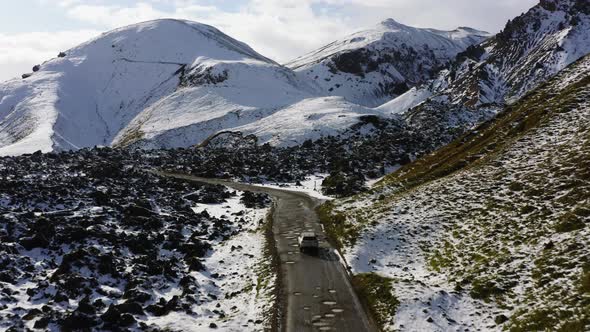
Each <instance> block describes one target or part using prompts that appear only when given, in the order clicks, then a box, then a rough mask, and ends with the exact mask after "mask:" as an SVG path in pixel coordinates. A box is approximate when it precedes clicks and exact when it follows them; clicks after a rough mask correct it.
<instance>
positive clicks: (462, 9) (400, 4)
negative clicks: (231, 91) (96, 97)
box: [0, 0, 538, 80]
mask: <svg viewBox="0 0 590 332" xmlns="http://www.w3.org/2000/svg"><path fill="white" fill-rule="evenodd" d="M537 2H538V0H494V1H490V0H444V1H441V0H142V1H134V0H116V1H115V0H20V1H6V3H3V4H2V12H1V13H0V80H6V79H9V78H12V77H15V76H19V75H20V74H22V73H23V72H27V71H30V68H31V67H32V66H33V65H34V64H37V63H40V62H42V61H44V60H47V59H50V58H52V57H55V56H56V55H57V53H58V52H59V51H62V50H66V49H68V48H70V47H72V46H75V45H77V44H79V43H81V42H84V41H86V40H88V39H90V38H92V37H95V36H96V35H98V34H100V33H101V32H104V31H107V30H110V29H112V28H116V27H120V26H123V25H128V24H132V23H136V22H140V21H146V20H151V19H156V18H164V17H172V18H184V19H190V20H194V21H199V22H203V23H207V24H211V25H214V26H216V27H217V28H219V29H221V30H222V31H224V32H225V33H227V34H229V35H231V36H232V37H234V38H237V39H239V40H242V41H244V42H246V43H248V44H250V46H252V47H253V48H254V49H256V50H257V51H259V52H260V53H262V54H264V55H266V56H268V57H271V58H273V59H275V60H277V61H279V62H284V61H287V60H290V59H291V58H294V57H296V56H298V55H301V54H303V53H306V52H308V51H311V50H313V49H314V48H317V47H320V46H322V45H324V44H326V43H329V42H331V41H333V40H334V39H337V38H340V37H342V36H345V35H347V34H349V33H352V32H355V31H357V30H359V29H362V28H364V27H369V26H372V25H375V24H376V23H377V22H380V21H382V20H383V19H385V18H394V19H396V20H397V21H399V22H402V23H404V24H408V25H413V26H419V27H432V28H439V29H453V28H455V27H457V26H470V27H474V28H478V29H482V30H486V31H489V32H497V31H499V30H500V29H501V28H502V27H503V25H504V23H505V22H506V20H508V19H509V18H512V17H514V16H516V15H518V14H520V13H522V12H524V11H526V10H527V9H528V8H530V7H532V6H533V5H535V4H536V3H537Z"/></svg>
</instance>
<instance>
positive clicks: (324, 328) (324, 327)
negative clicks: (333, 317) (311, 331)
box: [318, 326, 332, 331]
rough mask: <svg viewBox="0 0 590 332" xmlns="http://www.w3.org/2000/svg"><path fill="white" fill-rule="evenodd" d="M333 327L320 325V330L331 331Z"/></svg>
mask: <svg viewBox="0 0 590 332" xmlns="http://www.w3.org/2000/svg"><path fill="white" fill-rule="evenodd" d="M331 329H332V328H331V327H329V326H322V327H320V328H319V329H318V330H320V331H330V330H331Z"/></svg>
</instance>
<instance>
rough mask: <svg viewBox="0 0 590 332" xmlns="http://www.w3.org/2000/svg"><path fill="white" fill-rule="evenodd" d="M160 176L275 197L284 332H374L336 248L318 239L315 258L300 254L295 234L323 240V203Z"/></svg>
mask: <svg viewBox="0 0 590 332" xmlns="http://www.w3.org/2000/svg"><path fill="white" fill-rule="evenodd" d="M160 174H161V175H166V176H171V177H176V178H180V179H185V180H189V181H197V182H204V183H209V184H221V185H225V186H228V187H231V188H234V189H237V190H241V191H245V190H248V191H252V192H264V193H267V194H268V195H270V196H272V197H273V198H274V202H275V206H274V214H273V233H274V238H275V242H276V247H277V251H278V254H279V257H280V263H281V272H282V275H281V277H282V287H283V290H282V294H283V295H284V297H285V298H284V299H282V300H283V303H284V305H285V306H286V308H284V309H283V310H284V322H283V324H284V326H282V330H285V331H287V332H305V331H339V332H346V331H350V332H362V331H376V329H375V328H374V327H373V325H372V323H371V321H370V320H369V319H368V317H367V315H366V313H365V311H364V309H363V307H362V305H361V304H360V302H359V300H358V298H357V296H356V294H355V293H354V290H353V288H352V286H351V284H350V281H349V279H348V276H347V273H346V270H345V268H344V266H343V264H342V263H341V262H340V261H339V258H338V255H337V254H336V251H335V250H334V248H332V247H330V245H329V244H328V243H327V242H326V241H322V243H321V250H320V253H319V255H317V256H311V255H307V254H301V253H300V252H299V247H298V244H297V236H298V235H299V234H300V233H301V232H303V231H314V232H315V233H316V234H319V235H320V238H324V232H323V229H322V227H321V225H320V223H319V221H318V217H317V215H316V213H315V207H316V206H317V205H318V204H320V203H321V201H319V200H318V199H315V198H313V197H310V196H309V195H307V194H305V193H302V192H297V191H290V190H282V189H274V188H267V187H262V186H256V185H248V184H242V183H234V182H227V181H223V180H217V179H205V178H198V177H193V176H188V175H181V174H163V173H160Z"/></svg>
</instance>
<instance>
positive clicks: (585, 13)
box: [384, 0, 590, 113]
mask: <svg viewBox="0 0 590 332" xmlns="http://www.w3.org/2000/svg"><path fill="white" fill-rule="evenodd" d="M588 31H590V6H588V2H587V1H585V0H563V1H557V0H546V1H541V3H540V4H538V5H537V6H535V7H533V8H531V9H530V10H529V11H528V12H526V13H524V14H522V15H521V16H519V17H517V18H515V19H513V20H511V21H509V22H508V24H507V25H506V27H505V28H504V30H503V31H502V32H500V33H499V34H497V35H496V36H494V37H493V38H490V39H488V40H486V41H484V42H482V43H481V44H477V45H474V46H472V47H470V48H468V49H467V50H466V51H465V52H462V53H460V54H459V55H458V56H457V59H456V61H455V62H454V63H453V64H452V65H451V68H450V70H448V71H442V72H441V73H440V74H439V75H438V77H437V78H436V79H435V80H434V82H430V83H428V84H425V85H423V86H421V87H420V88H418V91H416V92H412V94H411V95H404V96H402V97H401V98H402V100H399V101H392V102H391V103H390V104H389V105H387V106H385V105H384V108H386V109H387V111H389V112H394V113H400V112H404V111H406V110H407V108H409V107H413V106H416V105H418V104H420V103H422V102H424V100H425V99H424V98H412V96H419V97H421V96H434V97H433V99H435V100H437V101H448V102H450V103H452V104H462V105H465V106H468V107H471V108H478V107H479V106H481V105H485V104H498V105H503V104H505V103H512V102H514V101H516V100H518V99H519V98H521V97H522V96H524V95H525V94H526V93H527V92H528V91H530V90H532V89H534V88H535V87H537V86H539V85H540V84H542V83H543V82H545V81H546V80H547V79H548V78H550V77H552V76H553V75H555V74H557V73H558V72H559V71H560V70H562V69H563V68H565V67H566V66H568V65H569V64H571V63H573V62H574V61H576V60H577V59H579V58H581V57H582V56H584V55H586V54H588V53H590V35H589V34H588Z"/></svg>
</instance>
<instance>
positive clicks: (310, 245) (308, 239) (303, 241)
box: [297, 232, 320, 254]
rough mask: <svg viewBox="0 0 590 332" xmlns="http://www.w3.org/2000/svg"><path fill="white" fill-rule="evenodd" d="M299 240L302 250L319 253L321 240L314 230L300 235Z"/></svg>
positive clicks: (300, 249)
mask: <svg viewBox="0 0 590 332" xmlns="http://www.w3.org/2000/svg"><path fill="white" fill-rule="evenodd" d="M297 241H298V242H299V251H300V252H309V253H312V254H317V253H318V252H319V250H320V240H319V238H318V236H317V234H316V233H314V232H303V233H301V235H299V237H298V239H297Z"/></svg>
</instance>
